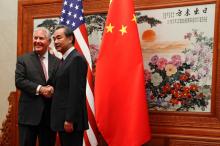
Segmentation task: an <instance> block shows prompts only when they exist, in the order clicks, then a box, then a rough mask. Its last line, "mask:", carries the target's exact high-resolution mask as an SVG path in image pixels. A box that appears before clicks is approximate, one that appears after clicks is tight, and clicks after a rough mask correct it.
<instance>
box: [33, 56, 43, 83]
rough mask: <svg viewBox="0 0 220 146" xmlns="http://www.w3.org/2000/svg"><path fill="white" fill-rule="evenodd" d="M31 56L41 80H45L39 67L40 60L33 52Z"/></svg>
mask: <svg viewBox="0 0 220 146" xmlns="http://www.w3.org/2000/svg"><path fill="white" fill-rule="evenodd" d="M32 55H33V57H32V58H33V62H34V64H35V65H36V68H37V69H38V70H39V73H40V76H41V78H42V79H44V80H46V79H45V76H44V71H43V68H42V66H41V63H40V59H39V57H38V55H37V54H36V53H35V52H33V53H32Z"/></svg>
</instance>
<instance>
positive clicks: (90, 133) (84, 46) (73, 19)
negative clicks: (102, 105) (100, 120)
mask: <svg viewBox="0 0 220 146" xmlns="http://www.w3.org/2000/svg"><path fill="white" fill-rule="evenodd" d="M61 13H62V14H61V17H60V24H63V25H66V26H68V27H69V28H71V29H72V30H73V32H74V35H75V38H76V44H75V47H76V49H77V50H79V51H80V52H81V53H82V54H83V55H84V56H85V58H86V60H87V63H88V66H89V67H88V74H87V85H86V98H87V110H88V118H89V129H88V130H87V131H86V132H85V134H84V145H86V146H90V145H91V146H96V145H97V144H98V142H97V136H98V130H97V126H96V122H95V116H94V113H95V109H94V96H93V83H92V61H91V55H90V50H89V47H88V36H87V31H86V27H85V17H84V15H83V5H82V0H64V1H63V9H62V12H61Z"/></svg>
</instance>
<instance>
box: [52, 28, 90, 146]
mask: <svg viewBox="0 0 220 146" xmlns="http://www.w3.org/2000/svg"><path fill="white" fill-rule="evenodd" d="M53 39H54V44H55V48H56V49H57V51H59V52H61V53H62V54H63V61H62V63H61V65H60V66H59V69H58V71H57V73H56V78H55V81H56V83H55V90H54V97H53V101H52V107H51V127H52V129H53V130H55V131H58V132H59V136H60V141H61V145H62V146H82V143H83V133H84V130H86V129H88V117H87V109H86V95H85V93H86V75H87V63H86V60H85V58H84V57H82V56H81V55H80V54H79V53H78V52H77V50H76V49H75V48H74V47H73V44H74V41H75V38H74V35H73V32H72V31H71V30H70V29H69V28H68V27H66V26H64V25H59V26H57V27H56V29H55V32H54V34H53Z"/></svg>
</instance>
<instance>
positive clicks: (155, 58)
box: [151, 55, 159, 65]
mask: <svg viewBox="0 0 220 146" xmlns="http://www.w3.org/2000/svg"><path fill="white" fill-rule="evenodd" d="M158 59H159V57H158V56H157V55H154V56H153V57H152V58H151V63H152V64H153V65H156V64H157V61H158Z"/></svg>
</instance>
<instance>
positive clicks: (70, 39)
mask: <svg viewBox="0 0 220 146" xmlns="http://www.w3.org/2000/svg"><path fill="white" fill-rule="evenodd" d="M72 41H73V36H70V37H69V43H70V44H72Z"/></svg>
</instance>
